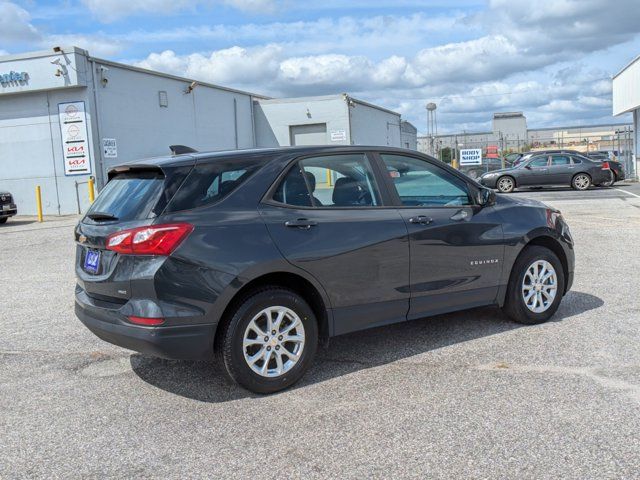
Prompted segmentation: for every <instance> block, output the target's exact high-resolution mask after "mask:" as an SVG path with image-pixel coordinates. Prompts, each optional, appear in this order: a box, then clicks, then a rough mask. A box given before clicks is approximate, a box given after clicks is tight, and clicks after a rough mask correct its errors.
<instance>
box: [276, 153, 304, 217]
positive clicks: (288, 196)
mask: <svg viewBox="0 0 640 480" xmlns="http://www.w3.org/2000/svg"><path fill="white" fill-rule="evenodd" d="M273 199H274V200H275V201H276V202H280V203H284V204H287V205H294V206H296V207H311V206H312V205H311V195H309V189H308V188H307V184H306V183H305V179H304V177H303V176H302V170H300V165H298V164H297V163H296V164H295V165H294V166H293V167H292V168H291V169H290V170H289V173H287V176H286V177H284V179H283V180H282V182H281V183H280V185H278V188H277V189H276V191H275V193H274V194H273Z"/></svg>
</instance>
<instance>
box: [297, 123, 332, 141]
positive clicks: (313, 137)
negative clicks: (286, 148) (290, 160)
mask: <svg viewBox="0 0 640 480" xmlns="http://www.w3.org/2000/svg"><path fill="white" fill-rule="evenodd" d="M289 135H290V138H291V145H326V144H327V124H326V123H313V124H311V125H291V126H290V127H289Z"/></svg>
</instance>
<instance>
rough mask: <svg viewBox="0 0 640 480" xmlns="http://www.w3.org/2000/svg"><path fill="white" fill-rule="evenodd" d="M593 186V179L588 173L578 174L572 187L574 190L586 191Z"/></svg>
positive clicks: (572, 181) (572, 182)
mask: <svg viewBox="0 0 640 480" xmlns="http://www.w3.org/2000/svg"><path fill="white" fill-rule="evenodd" d="M590 186H591V177H590V176H589V175H587V174H586V173H578V174H577V175H576V176H575V177H573V179H572V180H571V187H573V189H574V190H586V189H588V188H589V187H590Z"/></svg>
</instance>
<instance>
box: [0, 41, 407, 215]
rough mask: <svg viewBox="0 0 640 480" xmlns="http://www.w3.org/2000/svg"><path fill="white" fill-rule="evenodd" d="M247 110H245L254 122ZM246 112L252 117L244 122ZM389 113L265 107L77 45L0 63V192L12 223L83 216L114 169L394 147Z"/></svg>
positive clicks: (344, 105)
mask: <svg viewBox="0 0 640 480" xmlns="http://www.w3.org/2000/svg"><path fill="white" fill-rule="evenodd" d="M254 109H255V110H256V112H254ZM254 113H255V115H254ZM400 121H401V119H400V115H399V114H397V113H394V112H390V111H389V110H385V109H383V108H380V107H376V106H375V105H370V104H367V103H365V102H361V101H358V100H355V99H353V98H351V97H349V96H348V95H334V96H332V97H314V98H309V99H285V100H268V99H267V97H264V96H261V95H255V94H252V93H248V92H243V91H239V90H234V89H231V88H225V87H220V86H217V85H212V84H208V83H205V82H200V81H194V80H192V79H187V78H182V77H177V76H174V75H167V74H164V73H160V72H155V71H150V70H144V69H141V68H137V67H133V66H130V65H125V64H120V63H115V62H111V61H109V60H103V59H98V58H94V57H92V56H90V55H89V53H88V52H87V51H86V50H83V49H80V48H77V47H68V48H66V47H65V48H60V47H55V48H53V49H51V50H48V51H41V52H34V53H26V54H20V55H5V56H0V190H1V191H10V192H11V193H12V194H13V196H14V199H15V201H16V203H17V205H18V212H19V213H21V214H34V213H35V211H36V202H35V194H34V190H35V187H36V185H39V186H40V187H41V189H42V200H43V207H44V213H45V214H49V215H58V214H69V213H77V212H79V211H84V210H85V209H86V207H87V206H88V195H87V185H86V183H87V181H88V179H89V178H90V177H94V178H95V180H96V183H97V186H98V187H101V186H102V185H103V184H104V182H105V178H106V172H107V171H108V170H109V168H111V167H112V166H114V165H116V164H121V163H125V162H128V161H132V160H136V159H139V158H144V157H151V156H157V155H166V154H168V153H169V146H170V145H186V146H189V147H192V148H194V149H196V150H201V151H202V150H230V149H243V148H254V147H257V146H285V145H305V144H338V145H340V144H346V145H348V144H360V145H363V144H373V145H393V146H398V147H399V146H401V145H402V143H401V133H400Z"/></svg>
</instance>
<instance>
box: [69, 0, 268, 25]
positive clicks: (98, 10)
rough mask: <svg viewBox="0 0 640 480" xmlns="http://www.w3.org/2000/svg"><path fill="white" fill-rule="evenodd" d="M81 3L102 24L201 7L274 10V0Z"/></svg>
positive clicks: (102, 0)
mask: <svg viewBox="0 0 640 480" xmlns="http://www.w3.org/2000/svg"><path fill="white" fill-rule="evenodd" d="M82 3H83V4H84V5H85V6H86V7H87V8H88V9H89V10H90V11H91V12H92V13H93V14H94V15H95V17H96V18H97V19H98V20H100V21H103V22H112V21H114V20H117V19H120V18H123V17H128V16H130V15H134V14H145V15H149V14H153V15H164V16H166V15H171V14H173V13H175V12H179V11H183V10H192V11H195V10H196V9H197V8H198V7H201V6H203V7H214V6H216V5H217V6H220V5H226V6H230V7H232V8H235V9H238V10H241V11H244V12H247V13H252V14H257V13H267V12H272V11H274V9H275V8H276V2H275V1H274V0H217V1H216V0H82Z"/></svg>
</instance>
